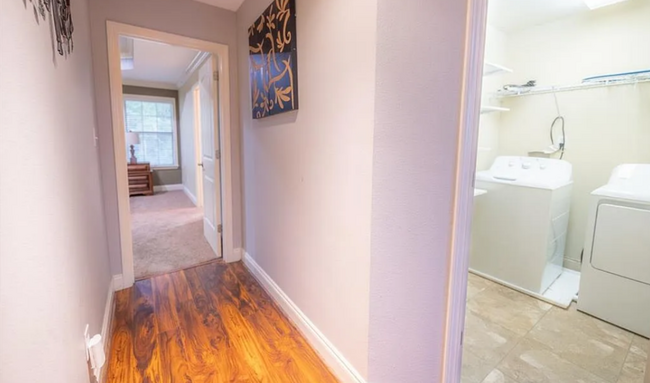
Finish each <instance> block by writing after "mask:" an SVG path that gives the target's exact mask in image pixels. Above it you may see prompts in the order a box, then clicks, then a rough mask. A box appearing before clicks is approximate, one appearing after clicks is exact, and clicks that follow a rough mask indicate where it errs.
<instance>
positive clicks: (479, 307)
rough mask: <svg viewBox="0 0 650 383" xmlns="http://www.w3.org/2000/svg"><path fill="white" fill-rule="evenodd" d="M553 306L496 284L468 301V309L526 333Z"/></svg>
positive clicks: (496, 322) (520, 332) (494, 321)
mask: <svg viewBox="0 0 650 383" xmlns="http://www.w3.org/2000/svg"><path fill="white" fill-rule="evenodd" d="M550 308H551V305H549V304H548V303H545V302H542V301H540V300H538V299H535V298H532V297H530V296H528V295H525V294H522V293H519V292H517V291H514V290H512V289H509V288H507V287H504V286H500V285H495V286H494V287H491V288H490V289H487V290H485V291H483V292H481V293H480V294H478V295H477V296H476V297H475V298H473V299H471V300H470V301H469V302H467V310H468V311H470V312H472V313H473V314H476V315H477V316H479V317H481V318H484V319H487V320H489V321H490V322H492V323H495V324H497V325H500V326H502V327H505V328H507V329H508V330H510V331H512V332H514V333H516V334H519V335H525V334H526V333H528V331H530V329H532V328H533V326H535V324H536V323H537V322H538V321H539V320H540V319H541V318H542V317H543V316H544V314H546V312H547V311H548V310H549V309H550Z"/></svg>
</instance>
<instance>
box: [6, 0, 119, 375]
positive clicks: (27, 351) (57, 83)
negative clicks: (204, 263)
mask: <svg viewBox="0 0 650 383" xmlns="http://www.w3.org/2000/svg"><path fill="white" fill-rule="evenodd" d="M72 15H73V20H74V27H75V30H74V34H73V38H74V52H72V54H71V55H70V56H68V57H67V58H64V57H62V56H59V54H58V53H56V47H55V44H56V40H55V37H54V36H53V32H52V30H51V27H52V24H51V21H50V22H48V21H47V20H43V19H41V18H40V17H39V21H38V22H37V21H36V20H35V12H34V10H33V7H32V4H31V3H30V2H26V4H25V3H23V2H22V1H3V2H2V12H0V52H1V53H0V84H2V85H1V87H2V92H0V105H1V106H0V121H2V123H0V382H3V383H13V382H66V383H87V382H88V381H89V376H88V370H87V366H86V356H85V351H84V342H83V331H84V327H85V325H86V324H89V325H90V334H96V333H99V332H101V327H102V319H103V314H104V308H105V304H106V297H107V293H108V287H109V282H110V280H111V275H110V271H109V260H108V248H107V242H106V230H105V226H104V212H103V205H102V190H101V186H100V167H99V155H98V150H97V148H96V147H95V146H94V141H95V140H94V132H93V130H94V129H95V126H96V124H95V114H94V105H93V100H94V94H93V83H92V80H93V78H92V62H91V47H90V46H91V44H90V30H89V23H88V2H87V0H75V1H72ZM47 17H48V18H50V17H51V16H50V14H49V13H47Z"/></svg>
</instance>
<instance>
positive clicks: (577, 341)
mask: <svg viewBox="0 0 650 383" xmlns="http://www.w3.org/2000/svg"><path fill="white" fill-rule="evenodd" d="M527 338H530V339H532V340H535V341H537V342H539V343H541V344H543V345H545V346H547V347H548V348H549V349H550V350H552V352H553V353H554V354H556V355H558V356H559V357H561V358H563V359H565V360H567V361H568V362H571V363H573V364H575V365H577V366H579V367H582V368H584V369H585V370H587V371H590V372H592V373H593V374H595V375H598V376H600V377H601V378H603V379H605V380H607V381H609V382H615V381H616V379H617V378H618V375H619V373H620V371H621V368H622V366H623V363H624V362H625V357H626V355H627V352H628V349H629V347H630V343H631V342H632V338H633V335H632V334H631V333H629V332H627V331H624V330H621V329H619V328H618V327H615V326H612V325H610V324H608V323H605V322H602V321H600V320H598V319H596V318H593V317H590V316H588V315H585V314H583V313H580V312H578V311H575V310H562V309H559V308H556V307H554V308H553V309H551V311H550V312H549V313H548V314H547V315H546V316H544V318H543V319H542V320H541V321H540V322H539V323H538V324H537V325H536V326H535V328H533V330H531V331H530V333H529V334H528V335H527Z"/></svg>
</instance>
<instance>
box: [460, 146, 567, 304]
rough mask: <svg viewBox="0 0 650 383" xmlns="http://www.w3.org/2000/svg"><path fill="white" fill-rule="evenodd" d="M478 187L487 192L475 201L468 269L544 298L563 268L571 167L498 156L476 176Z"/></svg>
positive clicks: (536, 160)
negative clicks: (543, 295) (544, 294)
mask: <svg viewBox="0 0 650 383" xmlns="http://www.w3.org/2000/svg"><path fill="white" fill-rule="evenodd" d="M476 187H477V188H479V189H483V190H486V191H487V193H485V194H484V195H482V196H481V197H480V198H477V199H476V200H475V203H474V219H473V224H472V246H471V249H470V271H472V272H474V273H475V274H478V275H481V276H484V277H486V278H489V279H492V280H495V281H497V282H500V283H502V284H505V285H509V286H511V287H513V288H516V289H518V290H521V291H525V292H529V293H532V294H533V295H542V294H543V293H544V291H546V289H547V288H548V287H549V286H550V285H551V284H552V283H553V282H554V281H555V280H556V279H557V278H558V277H559V276H560V274H561V273H562V269H563V268H562V266H563V261H564V248H565V245H566V236H567V228H568V225H569V210H570V206H571V191H572V188H573V181H572V166H571V164H570V163H568V162H567V161H562V160H555V159H543V158H531V157H510V156H502V157H497V159H496V160H495V161H494V163H493V164H492V166H491V167H490V169H489V170H486V171H482V172H478V173H477V175H476Z"/></svg>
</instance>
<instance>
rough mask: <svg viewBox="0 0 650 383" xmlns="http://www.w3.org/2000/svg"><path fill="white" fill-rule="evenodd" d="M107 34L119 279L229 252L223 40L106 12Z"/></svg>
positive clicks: (129, 280)
mask: <svg viewBox="0 0 650 383" xmlns="http://www.w3.org/2000/svg"><path fill="white" fill-rule="evenodd" d="M108 43H109V64H110V65H109V68H110V74H111V98H112V101H113V102H112V105H113V132H114V141H115V145H114V149H115V162H116V173H117V178H116V183H117V185H118V201H119V205H120V212H119V213H120V234H121V242H122V263H123V265H122V267H123V275H124V287H128V286H129V285H130V284H132V283H133V281H134V280H135V279H140V278H147V277H151V276H153V275H158V274H163V273H169V272H173V271H176V270H180V269H184V268H188V267H192V266H196V265H198V264H201V263H205V262H209V261H212V260H214V259H216V258H220V257H222V255H223V257H224V258H225V259H226V261H233V260H234V259H233V258H234V256H235V254H234V251H233V249H232V226H231V223H232V194H231V188H232V185H230V182H228V181H227V179H228V178H227V175H228V174H230V152H231V151H230V148H229V145H230V135H229V128H230V127H229V123H230V118H229V101H228V99H227V98H223V99H221V98H220V97H219V94H228V90H229V81H228V80H227V77H228V76H227V75H226V76H221V74H224V73H225V74H227V73H228V49H227V47H226V46H223V45H221V44H215V43H208V42H203V41H200V40H194V39H190V38H185V37H181V36H176V35H170V34H166V33H162V32H157V31H153V30H148V29H144V28H138V27H133V26H128V25H124V24H119V23H113V22H108ZM220 78H223V79H224V80H221V81H220ZM118 84H119V85H118ZM222 174H223V175H226V177H225V178H224V177H222Z"/></svg>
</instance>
